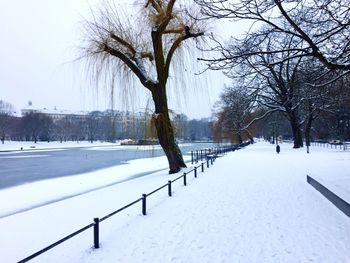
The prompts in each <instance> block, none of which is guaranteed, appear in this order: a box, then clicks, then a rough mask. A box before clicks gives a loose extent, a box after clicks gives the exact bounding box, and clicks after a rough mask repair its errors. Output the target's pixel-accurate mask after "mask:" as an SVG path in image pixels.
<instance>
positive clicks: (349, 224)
mask: <svg viewBox="0 0 350 263" xmlns="http://www.w3.org/2000/svg"><path fill="white" fill-rule="evenodd" d="M349 157H350V153H348V152H331V153H329V152H326V151H322V150H317V151H316V150H315V151H314V152H311V154H309V155H307V154H306V153H305V149H301V150H293V149H291V146H290V145H289V144H288V145H287V144H283V145H281V154H279V155H277V154H276V153H275V152H274V146H273V145H270V144H265V143H257V144H254V145H252V146H249V147H247V148H246V149H244V150H240V151H238V152H233V153H230V154H228V155H226V156H224V157H223V158H219V159H217V161H216V162H215V165H214V166H211V167H210V168H209V169H206V171H205V173H199V174H198V178H197V179H194V178H191V179H190V178H189V179H188V185H187V186H186V187H184V186H182V185H181V183H179V184H178V186H177V187H174V188H173V191H174V193H173V197H171V198H169V197H167V196H166V190H164V193H161V194H160V195H158V194H157V195H156V196H155V197H149V199H150V200H149V201H148V210H147V213H148V214H147V216H142V215H141V209H140V206H136V207H135V208H131V209H130V211H129V210H128V211H127V212H126V213H125V214H121V215H116V216H115V219H112V218H114V217H112V218H111V219H110V220H107V221H105V222H103V223H101V225H100V231H101V237H100V242H101V248H100V249H97V250H95V249H92V248H91V246H92V233H91V231H90V232H89V231H88V233H86V234H82V235H81V236H79V237H77V238H75V240H74V241H73V240H72V241H68V242H66V243H64V244H63V245H61V246H59V247H56V248H54V249H53V250H51V251H49V252H47V253H45V254H43V255H41V256H39V257H38V258H36V259H35V260H33V262H84V263H85V262H127V263H129V262H135V263H137V262H162V263H163V262H175V263H176V262H186V263H188V262H193V263H197V262H201V263H202V262H208V263H209V262H210V263H212V262H215V263H216V262H247V263H248V262H249V263H250V262H293V263H294V262H325V263H326V262H327V263H329V262H337V263H338V262H344V263H346V262H350V220H349V218H348V217H347V216H345V215H344V214H343V213H342V212H340V211H339V210H338V209H337V208H335V207H334V206H333V205H332V204H331V203H330V202H329V201H328V200H327V199H325V198H324V197H323V196H322V195H321V194H320V193H319V192H317V191H316V190H315V189H314V188H313V187H311V186H310V185H309V184H307V183H306V174H309V175H311V176H317V175H319V174H321V173H322V175H323V177H326V175H327V174H331V173H343V176H345V174H346V171H349V165H350V163H349V161H348V159H349ZM335 160H342V161H339V162H335ZM347 176H348V178H349V175H347ZM168 179H170V178H169V176H167V177H164V174H163V175H157V176H155V177H154V178H153V179H151V178H140V179H137V180H135V182H132V181H129V182H127V184H125V185H124V186H122V189H116V188H115V187H121V186H120V185H119V186H114V190H113V191H114V193H113V195H116V194H117V196H119V195H118V193H123V194H124V195H125V194H126V193H128V192H135V191H137V193H142V192H148V191H147V190H152V189H155V188H156V187H155V186H160V185H161V184H162V183H165V182H164V181H166V180H168ZM152 180H153V181H152ZM137 181H138V183H136V182H137ZM151 181H152V183H151ZM159 182H162V183H159ZM140 189H143V190H140ZM116 190H117V193H116V192H115V191H116ZM107 192H112V189H101V190H99V191H96V193H89V194H87V195H86V196H80V197H76V198H74V199H72V200H71V201H70V200H65V201H64V202H62V203H61V204H59V203H58V204H54V205H50V206H47V207H43V208H40V209H35V210H33V211H28V212H26V213H24V214H22V215H21V214H18V215H15V216H13V218H12V219H11V217H8V218H5V219H2V221H1V220H0V232H1V231H4V230H6V229H11V227H12V228H14V227H16V226H19V225H20V224H21V223H22V224H28V221H30V222H33V221H34V220H35V218H37V219H39V218H40V220H39V222H41V224H42V227H43V228H44V229H45V226H44V225H45V224H47V225H51V228H52V226H57V228H58V229H60V227H59V225H60V224H64V225H67V224H68V223H69V222H62V221H63V219H64V216H57V215H58V211H59V210H65V211H66V212H67V213H68V212H72V211H73V210H74V209H76V210H78V213H80V214H84V213H85V212H84V208H85V207H87V206H89V205H90V206H91V207H96V204H97V202H95V201H92V200H96V199H99V198H103V197H104V198H106V196H107ZM113 195H112V194H110V196H113ZM136 197H139V195H137V196H136ZM105 200H106V199H105ZM107 200H109V201H108V202H106V203H104V204H101V205H100V206H101V207H98V209H99V210H101V209H102V211H104V210H107V211H108V210H109V211H110V210H111V208H110V207H114V204H115V201H118V198H115V199H113V200H111V199H110V198H109V199H107ZM130 200H132V199H130ZM125 201H127V200H124V203H125ZM106 207H107V208H106ZM108 207H109V208H108ZM119 207H120V206H119ZM117 208H118V207H117ZM103 209H104V210H103ZM79 210H80V211H79ZM95 210H96V209H95ZM50 211H51V212H54V211H56V212H54V213H57V214H56V215H54V216H51V215H50ZM94 213H96V212H94ZM105 214H106V212H102V215H105ZM85 216H86V215H85V214H84V217H85ZM42 217H44V218H42ZM75 217H77V215H75ZM55 218H56V219H55ZM90 218H92V216H90ZM45 219H46V220H48V222H46V221H45ZM76 221H78V222H79V221H80V223H76V225H77V226H83V224H82V220H80V219H79V220H76ZM71 224H72V223H71ZM77 226H76V227H75V229H77ZM23 228H24V227H23ZM46 228H47V229H48V227H46ZM29 231H32V232H33V231H34V233H36V235H34V236H35V237H36V238H39V236H40V234H39V233H38V232H37V231H38V230H37V229H30V230H29ZM50 231H52V229H51V230H50ZM61 231H62V229H61ZM44 235H45V234H44ZM46 235H47V234H46ZM5 236H6V233H5ZM20 236H21V235H20V234H19V233H17V234H15V235H14V237H17V238H20ZM57 237H63V236H62V234H60V233H58V234H57ZM27 239H29V237H27ZM53 241H56V240H53ZM26 242H27V244H28V242H29V240H26ZM14 243H17V242H14ZM33 243H34V242H33ZM6 244H8V243H6ZM6 244H5V243H4V244H2V243H1V241H0V247H2V248H4V247H5V248H6ZM28 245H29V244H28ZM11 249H12V253H14V251H15V250H17V249H15V248H10V251H11ZM18 249H19V250H21V248H18ZM26 250H28V249H26ZM7 251H8V249H7ZM5 252H6V251H4V253H5ZM33 252H34V251H33ZM26 253H29V250H28V251H27V252H26ZM2 254H3V252H2ZM27 255H29V254H27ZM9 258H10V257H9ZM5 259H6V255H5ZM5 262H7V261H5ZM8 262H12V261H8Z"/></svg>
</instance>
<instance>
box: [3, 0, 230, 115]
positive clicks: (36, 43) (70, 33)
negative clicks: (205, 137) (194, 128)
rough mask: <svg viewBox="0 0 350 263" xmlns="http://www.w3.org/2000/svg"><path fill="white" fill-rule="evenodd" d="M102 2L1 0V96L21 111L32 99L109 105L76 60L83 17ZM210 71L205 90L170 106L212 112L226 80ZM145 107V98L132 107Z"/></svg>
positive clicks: (60, 104) (81, 106)
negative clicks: (82, 72)
mask: <svg viewBox="0 0 350 263" xmlns="http://www.w3.org/2000/svg"><path fill="white" fill-rule="evenodd" d="M119 1H120V2H122V1H124V2H129V1H125V0H119ZM98 2H99V1H98V0H90V1H84V0H50V1H45V0H30V1H28V0H0V25H1V26H0V36H1V48H0V99H2V100H5V101H7V102H9V103H11V104H13V105H14V106H15V108H16V110H20V109H21V108H23V107H25V106H26V105H27V104H28V101H29V100H31V101H32V102H33V106H34V107H38V108H44V107H46V108H49V109H50V108H54V107H55V106H56V107H57V108H60V109H70V110H97V109H98V110H104V109H106V108H108V107H109V100H110V99H109V98H108V96H107V95H105V94H104V92H102V91H99V92H96V90H95V89H94V87H90V86H89V84H88V82H87V81H85V80H84V78H83V76H82V74H81V71H82V68H81V67H78V66H77V65H76V64H74V63H72V61H73V60H74V59H75V58H76V57H77V56H78V55H79V53H78V49H77V46H78V45H79V43H80V42H79V38H80V37H81V35H80V33H79V31H80V24H79V22H81V21H82V18H83V17H86V16H88V14H89V8H90V7H93V6H94V5H96V4H97V3H98ZM129 3H130V2H129ZM211 75H213V76H215V77H213V78H211V83H210V84H209V85H208V86H209V88H206V90H205V91H204V92H200V89H201V88H200V87H196V88H195V92H194V91H190V92H188V95H187V94H186V101H185V103H181V105H180V103H175V104H174V103H170V107H171V108H172V109H173V110H174V111H175V112H176V113H180V112H184V113H185V114H186V115H188V116H189V117H191V118H201V117H209V116H210V114H211V108H212V105H213V103H214V102H215V101H216V100H217V98H218V94H219V93H220V91H221V89H222V87H223V83H224V81H226V82H227V80H224V79H225V78H224V76H223V75H222V74H221V73H218V72H216V73H214V74H211ZM142 97H144V95H141V98H142ZM139 100H140V101H142V99H139ZM170 100H171V98H170ZM117 104H118V105H119V104H121V102H120V101H119V102H118V101H117ZM118 105H117V106H116V107H117V108H118ZM119 108H120V107H119ZM143 108H145V105H144V103H143V102H141V103H136V105H134V106H133V109H132V110H137V111H138V110H142V109H143ZM122 109H125V108H122Z"/></svg>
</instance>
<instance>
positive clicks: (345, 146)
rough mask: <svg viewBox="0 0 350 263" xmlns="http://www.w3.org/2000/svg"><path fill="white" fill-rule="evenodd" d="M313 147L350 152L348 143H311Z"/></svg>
mask: <svg viewBox="0 0 350 263" xmlns="http://www.w3.org/2000/svg"><path fill="white" fill-rule="evenodd" d="M311 145H314V146H319V147H323V148H331V149H339V150H343V151H347V150H350V144H349V143H346V142H344V143H341V144H334V143H328V142H311Z"/></svg>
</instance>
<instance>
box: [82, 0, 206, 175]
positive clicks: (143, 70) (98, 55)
mask: <svg viewBox="0 0 350 263" xmlns="http://www.w3.org/2000/svg"><path fill="white" fill-rule="evenodd" d="M140 2H142V3H143V5H142V12H141V13H139V14H137V16H138V19H139V20H141V23H135V22H134V23H133V24H132V23H131V22H130V21H131V20H132V19H133V18H135V17H131V16H130V15H126V16H124V19H123V13H122V12H121V11H120V7H119V9H118V7H117V6H116V5H115V4H114V3H113V1H107V2H105V3H104V8H102V9H100V10H97V11H96V12H93V19H91V20H90V21H88V22H87V23H86V31H87V33H86V37H87V46H86V47H85V52H86V53H85V55H86V57H87V58H88V64H89V67H90V69H92V71H93V72H94V73H95V74H94V76H95V77H97V78H98V77H101V74H102V75H103V76H104V77H105V78H107V79H108V78H109V79H115V78H117V77H119V78H124V79H125V76H126V75H128V76H130V75H131V76H133V77H136V79H138V80H139V82H140V83H141V84H142V85H143V87H145V88H146V89H147V90H149V91H150V92H151V94H152V98H153V102H154V108H155V112H154V114H153V121H154V124H155V127H156V130H157V136H158V140H159V143H160V145H161V146H162V148H163V150H164V152H165V154H166V156H167V158H168V162H169V168H170V171H169V173H176V172H178V171H179V170H180V169H181V167H186V165H185V163H184V161H183V158H182V154H181V151H180V149H179V147H178V145H177V144H176V142H175V138H174V131H173V127H172V125H171V122H170V118H169V112H168V111H169V109H168V101H167V83H168V80H169V76H170V70H171V67H172V62H173V58H174V55H175V54H177V53H179V52H178V50H179V49H180V48H181V47H185V46H184V44H183V43H184V42H185V41H186V40H187V39H191V38H192V39H197V38H198V37H201V36H203V35H204V29H203V28H202V25H203V23H198V21H196V20H194V19H192V17H191V16H189V15H188V12H187V11H186V10H185V9H184V6H183V5H182V4H183V2H184V1H180V0H144V1H140ZM173 73H174V75H175V76H176V71H175V70H174V69H173ZM118 74H119V75H118ZM179 77H180V78H181V77H183V76H179Z"/></svg>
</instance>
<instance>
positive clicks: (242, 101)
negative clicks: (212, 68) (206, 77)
mask: <svg viewBox="0 0 350 263" xmlns="http://www.w3.org/2000/svg"><path fill="white" fill-rule="evenodd" d="M254 97H255V96H253V95H252V94H248V91H247V89H246V88H245V87H240V86H234V85H231V86H228V87H226V88H225V89H224V91H223V92H222V93H221V95H220V100H219V101H218V111H217V112H216V114H215V115H216V118H217V121H216V122H215V123H214V129H215V130H216V132H218V133H219V134H222V133H224V134H225V133H228V134H235V135H237V137H238V142H239V143H242V142H243V139H242V134H244V133H246V134H247V135H248V136H246V137H248V138H249V139H250V140H251V141H253V135H252V133H251V131H250V129H251V130H253V128H252V126H253V125H251V124H252V123H251V122H252V120H253V119H254V117H253V116H254V110H255V108H256V107H255V106H256V105H254V102H255V101H254Z"/></svg>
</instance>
